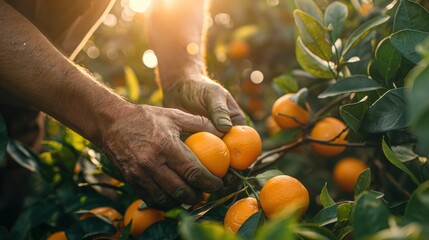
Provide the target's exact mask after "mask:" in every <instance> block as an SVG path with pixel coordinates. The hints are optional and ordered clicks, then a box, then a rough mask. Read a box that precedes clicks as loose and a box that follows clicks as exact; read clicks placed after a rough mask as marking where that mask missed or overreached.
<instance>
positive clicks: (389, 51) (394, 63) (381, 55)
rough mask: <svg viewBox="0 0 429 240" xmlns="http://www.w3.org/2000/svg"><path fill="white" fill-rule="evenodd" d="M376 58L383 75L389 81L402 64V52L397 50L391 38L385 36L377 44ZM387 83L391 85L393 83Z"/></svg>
mask: <svg viewBox="0 0 429 240" xmlns="http://www.w3.org/2000/svg"><path fill="white" fill-rule="evenodd" d="M375 59H376V60H377V64H378V69H379V71H380V74H381V76H382V77H383V78H384V79H385V80H386V81H387V80H389V79H391V78H392V77H393V75H394V74H395V73H396V71H398V69H399V67H400V66H401V60H402V54H401V53H400V52H399V51H398V50H396V48H395V47H394V46H393V45H392V43H391V42H390V39H389V38H385V39H383V40H382V41H381V42H380V43H379V44H378V46H377V49H376V51H375ZM387 85H388V86H390V85H391V84H387Z"/></svg>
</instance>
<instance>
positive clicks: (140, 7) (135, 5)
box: [129, 0, 152, 13]
mask: <svg viewBox="0 0 429 240" xmlns="http://www.w3.org/2000/svg"><path fill="white" fill-rule="evenodd" d="M151 3H152V1H151V0H130V1H129V6H130V8H131V10H133V11H134V12H136V13H144V12H146V10H147V9H148V8H149V7H150V4H151Z"/></svg>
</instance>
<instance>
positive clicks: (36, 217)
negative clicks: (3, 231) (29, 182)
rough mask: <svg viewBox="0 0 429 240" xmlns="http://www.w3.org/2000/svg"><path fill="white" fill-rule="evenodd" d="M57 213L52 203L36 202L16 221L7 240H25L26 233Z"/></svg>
mask: <svg viewBox="0 0 429 240" xmlns="http://www.w3.org/2000/svg"><path fill="white" fill-rule="evenodd" d="M55 211H58V209H57V207H56V205H55V204H54V203H53V202H38V203H36V204H34V205H33V206H31V207H29V208H27V209H25V210H24V211H23V212H22V213H21V214H20V215H19V217H18V219H17V220H16V222H15V224H14V225H13V227H12V229H11V230H10V233H9V239H14V240H21V239H27V235H28V232H29V231H30V230H32V229H33V228H34V227H37V226H39V225H40V224H42V223H44V222H46V221H48V220H49V218H50V217H51V216H52V215H53V214H54V213H55Z"/></svg>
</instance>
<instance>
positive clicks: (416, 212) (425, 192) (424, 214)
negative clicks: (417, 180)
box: [405, 181, 429, 224]
mask: <svg viewBox="0 0 429 240" xmlns="http://www.w3.org/2000/svg"><path fill="white" fill-rule="evenodd" d="M405 217H406V218H407V219H409V220H411V221H417V222H420V223H423V224H429V181H427V182H424V183H423V184H422V185H420V186H419V187H418V188H417V189H416V190H415V191H414V192H413V194H412V195H411V198H410V200H409V202H408V204H407V207H406V208H405Z"/></svg>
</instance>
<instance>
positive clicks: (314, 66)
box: [296, 37, 335, 79]
mask: <svg viewBox="0 0 429 240" xmlns="http://www.w3.org/2000/svg"><path fill="white" fill-rule="evenodd" d="M296 59H297V61H298V63H299V65H300V66H301V67H302V68H303V69H304V70H305V71H307V72H308V73H310V74H312V75H313V76H315V77H319V78H327V79H331V78H334V76H335V75H334V73H333V70H332V69H330V67H329V65H328V62H327V61H324V60H322V59H321V58H319V57H318V56H316V55H315V54H314V53H312V52H311V51H310V50H309V49H308V48H307V47H305V45H304V43H302V40H301V38H300V37H298V39H297V40H296Z"/></svg>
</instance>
